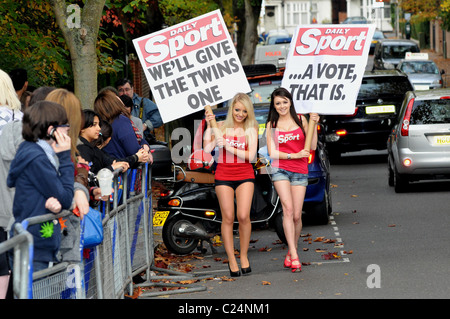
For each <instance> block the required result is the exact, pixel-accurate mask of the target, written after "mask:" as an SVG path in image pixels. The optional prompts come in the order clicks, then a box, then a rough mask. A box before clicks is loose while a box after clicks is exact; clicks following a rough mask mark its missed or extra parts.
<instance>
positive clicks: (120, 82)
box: [115, 78, 133, 88]
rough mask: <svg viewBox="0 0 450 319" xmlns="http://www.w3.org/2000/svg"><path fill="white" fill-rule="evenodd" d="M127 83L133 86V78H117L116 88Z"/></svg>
mask: <svg viewBox="0 0 450 319" xmlns="http://www.w3.org/2000/svg"><path fill="white" fill-rule="evenodd" d="M127 83H130V86H131V87H133V82H131V80H130V79H127V78H123V79H119V80H117V81H116V83H115V86H116V88H118V87H119V86H123V85H125V84H127Z"/></svg>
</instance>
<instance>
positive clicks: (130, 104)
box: [119, 94, 133, 108]
mask: <svg viewBox="0 0 450 319" xmlns="http://www.w3.org/2000/svg"><path fill="white" fill-rule="evenodd" d="M119 98H120V99H121V100H122V102H123V104H124V105H125V107H131V108H132V107H133V100H132V98H131V97H129V96H128V95H126V94H122V95H121V96H119Z"/></svg>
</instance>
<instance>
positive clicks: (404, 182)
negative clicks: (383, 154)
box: [394, 167, 409, 193]
mask: <svg viewBox="0 0 450 319" xmlns="http://www.w3.org/2000/svg"><path fill="white" fill-rule="evenodd" d="M408 185H409V182H408V178H407V177H406V176H405V175H402V174H399V173H398V172H397V169H396V168H395V167H394V190H395V192H396V193H403V192H405V191H406V189H407V188H408Z"/></svg>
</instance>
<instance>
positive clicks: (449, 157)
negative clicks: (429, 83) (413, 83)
mask: <svg viewBox="0 0 450 319" xmlns="http://www.w3.org/2000/svg"><path fill="white" fill-rule="evenodd" d="M387 149H388V168H389V185H390V186H394V188H395V191H396V192H397V193H399V192H403V191H405V190H407V187H408V185H409V182H412V181H419V180H430V179H438V178H446V179H448V178H450V89H436V90H428V91H414V92H412V91H410V92H407V93H406V94H405V99H404V101H403V104H402V107H401V110H400V113H399V117H398V119H397V122H396V124H395V125H394V127H393V129H392V132H391V134H390V136H389V138H388V141H387Z"/></svg>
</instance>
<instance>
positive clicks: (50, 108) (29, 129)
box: [22, 101, 68, 142]
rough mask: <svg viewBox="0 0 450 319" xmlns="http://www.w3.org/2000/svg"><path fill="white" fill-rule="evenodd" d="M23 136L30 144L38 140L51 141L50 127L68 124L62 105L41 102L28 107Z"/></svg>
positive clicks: (25, 114) (25, 113)
mask: <svg viewBox="0 0 450 319" xmlns="http://www.w3.org/2000/svg"><path fill="white" fill-rule="evenodd" d="M22 123H23V126H22V136H23V138H24V140H26V141H29V142H37V140H38V139H49V135H48V132H47V131H48V127H49V126H57V125H62V124H67V123H68V119H67V113H66V110H65V109H64V107H62V106H61V105H60V104H58V103H55V102H50V101H39V102H36V103H35V104H33V105H32V106H30V107H28V108H27V109H26V110H25V112H24V114H23V119H22Z"/></svg>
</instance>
